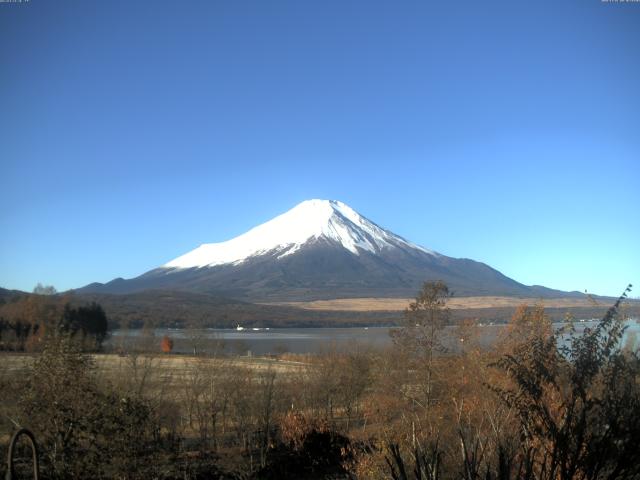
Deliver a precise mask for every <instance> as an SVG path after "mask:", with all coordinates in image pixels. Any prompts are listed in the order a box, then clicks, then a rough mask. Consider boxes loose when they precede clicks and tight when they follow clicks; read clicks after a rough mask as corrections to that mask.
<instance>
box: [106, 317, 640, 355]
mask: <svg viewBox="0 0 640 480" xmlns="http://www.w3.org/2000/svg"><path fill="white" fill-rule="evenodd" d="M595 324H596V322H595V321H584V322H576V329H577V330H578V331H582V330H583V329H584V328H586V327H592V326H594V325H595ZM554 325H555V326H556V327H558V328H560V327H561V326H562V324H561V323H558V324H554ZM503 328H504V325H490V324H489V325H484V326H482V327H479V332H480V336H479V342H480V344H481V345H483V346H490V345H491V344H492V343H493V342H494V341H495V339H496V338H497V336H498V334H499V332H500V330H501V329H503ZM389 330H391V329H390V328H389V327H350V328H270V329H265V328H262V329H259V330H254V329H250V328H247V329H244V330H241V331H238V330H236V329H213V328H208V329H171V328H158V329H155V330H153V331H148V330H146V331H145V330H115V331H114V332H112V334H111V337H110V338H109V339H108V341H107V342H106V346H107V348H112V349H115V350H119V349H129V348H131V347H133V346H135V345H140V346H143V347H144V348H145V349H150V350H153V349H156V348H157V349H158V350H159V349H160V340H161V339H162V338H163V337H164V336H165V335H166V336H168V337H170V338H171V339H172V340H173V342H174V347H173V352H175V353H184V354H193V353H213V352H216V351H217V352H225V353H235V354H239V355H247V354H250V355H267V354H278V353H284V352H291V353H319V352H322V351H326V350H332V349H335V350H338V351H346V350H349V349H353V348H379V347H386V346H389V345H391V338H390V337H389ZM445 332H446V337H447V339H448V340H447V344H448V346H449V348H456V345H458V343H457V341H459V338H456V337H457V335H456V330H455V327H446V328H445ZM639 333H640V324H638V322H637V321H636V320H630V321H628V322H627V330H626V332H625V335H624V338H623V340H622V342H623V345H625V346H629V347H632V348H638V334H639Z"/></svg>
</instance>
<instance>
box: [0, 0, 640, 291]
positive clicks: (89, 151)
mask: <svg viewBox="0 0 640 480" xmlns="http://www.w3.org/2000/svg"><path fill="white" fill-rule="evenodd" d="M639 46H640V4H638V3H604V2H601V1H600V0H576V1H557V0H555V1H535V2H533V1H531V2H513V1H500V2H497V1H489V0H488V1H483V2H477V1H456V2H431V1H416V2H372V1H370V0H369V1H362V2H357V1H343V0H340V1H322V2H304V1H299V0H295V1H290V2H280V1H274V2H264V1H185V2H175V1H173V2H169V1H153V2H151V1H149V2H144V1H140V2H138V1H135V2H134V1H127V2H119V1H106V2H86V1H63V0H60V1H56V2H52V1H44V0H30V1H28V2H25V3H0V202H1V205H2V208H1V209H0V286H2V287H5V288H18V289H23V290H31V289H32V288H33V286H34V285H35V284H36V283H37V282H43V283H46V284H53V285H54V286H56V288H58V289H59V290H64V289H68V288H74V287H79V286H82V285H85V284H87V283H90V282H93V281H108V280H111V279H112V278H115V277H119V276H122V277H132V276H136V275H138V274H140V273H143V272H145V271H147V270H149V269H151V268H153V267H156V266H158V265H160V264H162V263H165V262H166V261H168V260H170V259H172V258H174V257H176V256H178V255H180V254H182V253H185V252H186V251H188V250H190V249H192V248H194V247H196V246H197V245H198V244H200V243H206V242H216V241H223V240H227V239H229V238H231V237H233V236H236V235H238V234H240V233H243V232H244V231H246V230H247V229H249V228H250V227H252V226H255V225H256V224H258V223H260V222H264V221H266V220H268V219H270V218H271V217H273V216H275V215H277V214H279V213H282V212H284V211H286V210H288V209H289V208H291V207H293V206H294V205H295V204H297V203H298V202H300V201H302V200H305V199H309V198H329V199H338V200H342V201H344V202H346V203H347V204H349V205H351V206H352V207H353V208H355V209H356V210H358V211H359V212H361V213H362V214H364V215H365V216H367V217H369V218H370V219H372V220H373V221H375V222H376V223H378V224H380V225H382V226H384V227H387V228H389V229H390V230H392V231H394V232H395V233H398V234H400V235H402V236H404V237H406V238H408V239H410V240H412V241H414V242H416V243H419V244H421V245H424V246H426V247H429V248H432V249H435V250H438V251H440V252H441V253H444V254H446V255H450V256H455V257H468V258H473V259H475V260H480V261H483V262H485V263H487V264H489V265H491V266H493V267H495V268H497V269H499V270H500V271H502V272H503V273H505V274H506V275H509V276H511V277H512V278H514V279H516V280H518V281H520V282H523V283H525V284H543V285H546V286H549V287H554V288H560V289H564V290H580V291H583V290H585V289H587V290H588V291H590V292H595V293H599V294H608V295H617V294H619V293H620V292H621V291H622V290H623V289H624V287H625V286H626V284H627V283H629V282H632V283H635V284H636V285H637V289H636V291H635V292H634V293H633V295H634V296H636V295H639V294H640V273H639V272H640V249H639V248H638V246H639V245H640V241H639V237H640V214H639V211H638V210H639V206H640V88H639V87H638V86H639V85H640V54H639V52H638V47H639Z"/></svg>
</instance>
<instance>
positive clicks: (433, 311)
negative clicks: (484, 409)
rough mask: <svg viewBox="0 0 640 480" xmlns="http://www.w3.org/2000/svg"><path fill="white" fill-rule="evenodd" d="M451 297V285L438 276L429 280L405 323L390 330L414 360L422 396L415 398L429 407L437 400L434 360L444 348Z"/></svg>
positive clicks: (413, 304)
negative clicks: (431, 280) (434, 392)
mask: <svg viewBox="0 0 640 480" xmlns="http://www.w3.org/2000/svg"><path fill="white" fill-rule="evenodd" d="M450 297H451V293H450V292H449V288H448V287H447V285H446V284H445V283H444V282H442V281H440V280H438V281H435V282H425V283H424V285H423V286H422V289H421V290H420V292H418V295H417V296H416V299H415V301H413V302H411V303H410V304H409V307H408V308H407V309H406V310H405V312H404V318H403V321H402V327H401V328H399V329H394V330H392V331H391V332H390V335H391V337H392V340H393V342H394V344H395V345H396V346H398V347H400V348H402V349H403V350H404V351H405V352H406V353H407V355H408V356H409V358H408V361H409V362H413V363H414V366H415V367H416V371H417V372H419V374H420V375H421V376H422V378H421V379H418V386H419V387H420V389H421V391H422V392H421V393H422V394H421V397H422V398H416V397H414V398H413V400H414V401H415V402H417V403H418V404H420V405H421V406H422V407H423V408H426V409H428V408H429V406H430V404H431V402H432V400H433V398H432V397H433V360H434V355H435V354H436V353H437V352H444V350H445V348H444V345H443V343H442V330H443V328H444V326H445V325H446V324H447V323H449V320H450V311H449V308H448V307H447V301H448V299H449V298H450Z"/></svg>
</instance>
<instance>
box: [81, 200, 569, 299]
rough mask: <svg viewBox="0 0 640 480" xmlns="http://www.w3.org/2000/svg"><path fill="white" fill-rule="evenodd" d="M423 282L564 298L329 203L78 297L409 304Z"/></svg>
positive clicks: (311, 203)
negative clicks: (202, 296)
mask: <svg viewBox="0 0 640 480" xmlns="http://www.w3.org/2000/svg"><path fill="white" fill-rule="evenodd" d="M427 280H443V281H445V282H446V283H447V284H448V285H449V288H450V289H451V290H452V291H453V292H454V293H455V294H456V296H468V295H504V296H526V297H531V296H537V297H558V296H566V295H567V292H560V291H557V290H551V289H548V288H545V287H540V286H526V285H523V284H521V283H518V282H516V281H515V280H512V279H511V278H508V277H506V276H505V275H503V274H501V273H500V272H498V271H497V270H495V269H493V268H491V267H489V266H488V265H485V264H484V263H480V262H477V261H474V260H469V259H464V258H452V257H447V256H445V255H442V254H440V253H437V252H434V251H432V250H429V249H427V248H424V247H421V246H419V245H416V244H414V243H412V242H410V241H408V240H405V239H404V238H402V237H400V236H398V235H396V234H394V233H392V232H390V231H389V230H386V229H384V228H382V227H380V226H378V225H376V224H375V223H373V222H372V221H371V220H368V219H367V218H365V217H363V216H362V215H360V214H359V213H357V212H356V211H355V210H353V209H352V208H351V207H349V206H348V205H346V204H344V203H342V202H339V201H335V200H307V201H304V202H302V203H300V204H298V205H297V206H295V207H294V208H292V209H291V210H289V211H288V212H286V213H284V214H282V215H279V216H277V217H275V218H274V219H272V220H270V221H268V222H266V223H264V224H262V225H259V226H257V227H255V228H253V229H251V230H249V231H248V232H246V233H244V234H242V235H240V236H238V237H236V238H233V239H231V240H228V241H226V242H221V243H206V244H203V245H200V246H199V247H197V248H195V249H194V250H192V251H190V252H188V253H185V254H184V255H181V256H179V257H177V258H175V259H173V260H171V261H169V262H167V263H165V264H164V265H162V266H160V267H158V268H155V269H153V270H151V271H149V272H147V273H144V274H143V275H140V276H139V277H136V278H132V279H128V280H125V279H122V278H118V279H115V280H112V281H111V282H108V283H106V284H100V283H93V284H90V285H87V286H86V287H84V288H82V289H79V290H78V291H79V292H80V293H112V294H124V293H134V292H140V291H143V290H150V289H162V290H183V291H190V292H196V293H209V294H216V295H225V296H230V297H235V298H239V299H243V300H249V301H271V300H274V301H277V300H315V299H331V298H349V297H410V296H412V295H414V294H415V293H416V291H417V290H418V289H419V288H420V286H421V285H422V283H423V282H424V281H427Z"/></svg>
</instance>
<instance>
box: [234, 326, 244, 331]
mask: <svg viewBox="0 0 640 480" xmlns="http://www.w3.org/2000/svg"><path fill="white" fill-rule="evenodd" d="M236 330H237V331H239V332H241V331H242V330H244V327H241V326H240V324H238V326H237V327H236Z"/></svg>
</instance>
